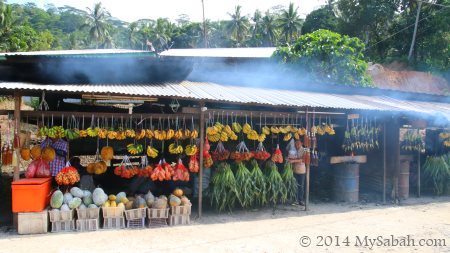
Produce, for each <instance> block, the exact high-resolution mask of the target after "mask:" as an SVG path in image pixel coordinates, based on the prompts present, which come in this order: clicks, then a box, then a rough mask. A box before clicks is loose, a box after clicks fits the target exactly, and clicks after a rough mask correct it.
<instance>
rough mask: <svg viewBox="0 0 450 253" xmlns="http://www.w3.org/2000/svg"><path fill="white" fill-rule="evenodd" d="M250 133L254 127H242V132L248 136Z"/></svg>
mask: <svg viewBox="0 0 450 253" xmlns="http://www.w3.org/2000/svg"><path fill="white" fill-rule="evenodd" d="M250 131H252V127H251V126H250V124H248V123H245V124H244V126H243V127H242V132H243V133H244V134H248V133H250Z"/></svg>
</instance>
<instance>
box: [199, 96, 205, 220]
mask: <svg viewBox="0 0 450 253" xmlns="http://www.w3.org/2000/svg"><path fill="white" fill-rule="evenodd" d="M204 107H205V103H204V102H201V103H200V121H199V123H198V124H199V127H200V133H199V136H200V151H199V152H200V161H199V163H200V164H199V167H200V169H199V172H198V217H199V218H201V217H202V204H203V146H204V142H205V111H204V110H203V108H204Z"/></svg>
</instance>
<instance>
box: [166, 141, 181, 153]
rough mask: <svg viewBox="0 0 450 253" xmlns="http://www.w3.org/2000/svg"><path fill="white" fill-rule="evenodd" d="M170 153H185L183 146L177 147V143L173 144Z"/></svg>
mask: <svg viewBox="0 0 450 253" xmlns="http://www.w3.org/2000/svg"><path fill="white" fill-rule="evenodd" d="M169 153H171V154H174V155H175V154H181V153H183V146H181V145H175V143H172V144H170V145H169Z"/></svg>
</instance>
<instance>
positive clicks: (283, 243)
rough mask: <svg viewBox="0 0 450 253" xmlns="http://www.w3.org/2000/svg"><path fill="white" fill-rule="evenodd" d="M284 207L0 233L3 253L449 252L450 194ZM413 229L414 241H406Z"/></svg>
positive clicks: (0, 244) (412, 237) (412, 239)
mask: <svg viewBox="0 0 450 253" xmlns="http://www.w3.org/2000/svg"><path fill="white" fill-rule="evenodd" d="M285 209H286V210H278V211H276V213H275V215H273V214H272V210H269V209H267V210H262V211H261V210H260V211H258V212H236V213H233V214H232V215H228V214H221V215H217V214H213V213H211V214H206V215H205V217H204V218H203V219H202V220H201V221H198V220H195V221H193V224H192V225H190V226H183V227H168V228H158V229H144V230H116V231H98V232H89V233H65V234H46V235H36V236H18V235H15V234H14V233H0V252H1V253H15V252H20V253H41V252H42V253H53V252H58V253H91V252H105V253H106V252H108V253H111V252H114V253H119V252H139V253H144V252H182V253H187V252H214V253H216V252H450V198H438V199H431V198H422V199H420V200H418V199H411V200H409V201H408V202H407V203H403V204H402V205H400V206H392V205H388V206H378V205H375V204H367V205H341V204H334V203H329V204H314V205H312V206H311V210H312V211H309V212H307V213H305V212H303V211H299V210H296V209H295V208H293V207H292V208H291V207H286V208H285ZM391 235H392V236H393V238H394V239H397V240H398V241H397V243H398V244H399V245H402V244H401V243H402V242H403V243H408V244H409V245H410V246H390V245H388V244H394V243H395V242H394V240H391V239H392V237H391ZM408 235H409V242H408V241H405V240H402V238H405V237H407V236H408ZM305 236H307V237H308V238H309V240H308V238H306V237H305ZM366 236H367V237H366ZM301 237H303V238H302V239H300V238H301ZM321 237H323V240H321ZM377 238H378V239H380V240H377ZM371 239H373V240H371ZM421 239H425V240H422V241H420V240H421ZM435 239H443V240H435ZM371 242H374V246H373V247H371ZM301 243H303V244H304V245H303V246H302V245H301ZM309 243H310V244H309ZM413 243H414V244H416V245H415V246H413V245H412V244H413ZM420 243H425V244H427V243H428V244H440V245H441V246H419V244H420ZM306 245H309V246H307V247H306ZM319 245H323V246H319ZM326 245H330V246H326Z"/></svg>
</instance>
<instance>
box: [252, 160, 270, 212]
mask: <svg viewBox="0 0 450 253" xmlns="http://www.w3.org/2000/svg"><path fill="white" fill-rule="evenodd" d="M252 168H253V169H252V172H251V176H250V178H251V181H252V186H253V199H252V206H263V205H266V204H267V183H266V178H265V177H264V174H263V173H262V171H261V169H260V168H259V166H258V163H257V162H256V160H253V161H252Z"/></svg>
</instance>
